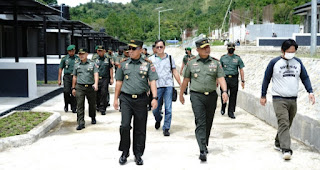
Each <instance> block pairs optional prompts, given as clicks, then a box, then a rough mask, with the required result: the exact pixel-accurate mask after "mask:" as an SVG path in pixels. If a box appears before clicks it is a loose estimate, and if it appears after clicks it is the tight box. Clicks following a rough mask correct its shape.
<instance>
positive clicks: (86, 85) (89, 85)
mask: <svg viewBox="0 0 320 170" xmlns="http://www.w3.org/2000/svg"><path fill="white" fill-rule="evenodd" d="M78 85H80V86H83V87H92V85H93V84H78Z"/></svg>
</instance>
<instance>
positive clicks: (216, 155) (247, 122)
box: [0, 95, 320, 170]
mask: <svg viewBox="0 0 320 170" xmlns="http://www.w3.org/2000/svg"><path fill="white" fill-rule="evenodd" d="M111 98H112V99H113V95H111ZM111 103H113V102H111ZM218 103H220V102H218ZM34 110H52V111H57V112H60V113H61V115H62V123H61V124H60V125H59V126H58V127H56V128H55V129H53V130H52V131H51V132H50V133H48V135H47V136H46V137H44V138H42V139H40V140H38V141H37V142H36V143H34V144H32V145H29V146H23V147H19V148H11V149H8V150H6V151H3V152H0V170H11V169H12V170H20V169H23V170H25V169H28V170H29V169H31V170H49V169H53V170H61V169H72V170H74V169H77V170H82V169H93V168H95V169H138V168H139V169H152V170H154V169H168V170H169V169H200V168H201V169H246V170H247V169H259V170H260V169H308V170H309V169H320V154H319V153H318V152H315V151H313V150H312V149H310V148H309V147H307V146H305V145H303V144H302V143H300V142H297V141H295V140H293V142H292V143H293V144H292V149H293V151H294V155H293V157H292V160H291V161H283V159H282V158H281V156H282V154H281V153H280V152H277V151H275V150H274V149H273V141H274V140H273V139H274V135H275V134H276V129H274V128H272V127H271V126H269V125H267V124H265V123H264V122H262V121H260V120H259V119H257V118H255V117H254V116H252V115H251V114H249V113H247V112H245V111H243V110H241V109H239V108H237V112H236V116H237V119H236V120H231V119H229V118H227V117H226V116H221V115H220V114H219V110H220V105H219V106H218V109H217V112H216V113H217V114H216V117H215V120H214V123H213V130H212V135H211V138H210V144H209V147H208V149H209V155H208V161H207V162H206V163H200V160H199V159H198V156H199V151H198V145H197V142H196V139H195V136H194V127H195V125H194V117H193V113H192V110H191V105H190V101H189V99H188V96H187V97H186V104H185V105H181V104H180V103H179V102H176V103H174V104H173V121H172V129H171V131H170V132H171V136H170V137H164V136H163V135H162V131H161V130H155V129H154V118H153V115H152V112H149V117H148V130H147V143H146V150H145V154H144V156H143V159H144V165H143V166H142V167H138V166H137V165H135V163H134V157H133V155H132V151H131V155H130V157H129V159H128V162H127V164H126V165H124V166H120V165H119V163H118V159H119V156H120V155H121V153H120V152H119V151H118V150H117V149H118V144H119V139H120V136H119V125H120V113H119V112H118V111H115V110H113V109H112V108H109V110H108V111H107V115H105V116H102V115H100V113H98V115H97V124H96V125H91V124H90V119H89V118H88V116H87V115H86V121H87V124H86V128H85V129H84V130H82V131H76V130H75V128H76V115H75V114H72V113H70V112H68V113H64V112H63V96H62V95H59V96H57V97H55V98H53V99H52V100H50V101H48V102H46V103H44V104H42V105H41V106H39V107H37V108H35V109H34Z"/></svg>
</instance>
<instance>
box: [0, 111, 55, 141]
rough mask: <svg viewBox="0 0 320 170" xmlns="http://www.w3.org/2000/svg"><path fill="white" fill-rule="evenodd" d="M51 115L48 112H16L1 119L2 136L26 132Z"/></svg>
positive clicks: (0, 132) (0, 130) (0, 131)
mask: <svg viewBox="0 0 320 170" xmlns="http://www.w3.org/2000/svg"><path fill="white" fill-rule="evenodd" d="M50 115H51V113H47V112H15V113H13V114H11V115H9V116H7V117H5V118H2V119H0V138H5V137H9V136H15V135H23V134H26V133H28V132H29V131H30V130H32V129H33V128H34V127H36V126H37V125H38V124H40V123H41V122H43V121H44V120H46V119H47V118H48V117H49V116H50Z"/></svg>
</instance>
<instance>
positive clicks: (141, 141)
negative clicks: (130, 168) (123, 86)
mask: <svg viewBox="0 0 320 170" xmlns="http://www.w3.org/2000/svg"><path fill="white" fill-rule="evenodd" d="M119 98H120V105H121V126H120V145H119V150H120V151H125V152H129V149H130V143H131V140H130V130H131V119H132V117H133V153H134V155H136V156H142V155H143V153H144V149H145V143H146V130H147V118H148V109H147V104H148V96H147V94H144V95H142V96H139V97H138V98H137V99H133V98H132V97H131V96H130V95H127V94H124V93H121V94H120V97H119Z"/></svg>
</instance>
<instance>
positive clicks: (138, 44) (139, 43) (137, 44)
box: [128, 40, 143, 47]
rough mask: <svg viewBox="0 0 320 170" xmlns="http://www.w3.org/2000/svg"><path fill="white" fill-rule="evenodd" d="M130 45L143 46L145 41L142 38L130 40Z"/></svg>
mask: <svg viewBox="0 0 320 170" xmlns="http://www.w3.org/2000/svg"><path fill="white" fill-rule="evenodd" d="M128 46H131V47H142V46H143V42H142V41H140V40H130V43H129V45H128Z"/></svg>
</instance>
